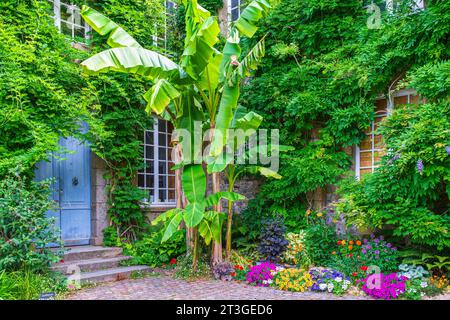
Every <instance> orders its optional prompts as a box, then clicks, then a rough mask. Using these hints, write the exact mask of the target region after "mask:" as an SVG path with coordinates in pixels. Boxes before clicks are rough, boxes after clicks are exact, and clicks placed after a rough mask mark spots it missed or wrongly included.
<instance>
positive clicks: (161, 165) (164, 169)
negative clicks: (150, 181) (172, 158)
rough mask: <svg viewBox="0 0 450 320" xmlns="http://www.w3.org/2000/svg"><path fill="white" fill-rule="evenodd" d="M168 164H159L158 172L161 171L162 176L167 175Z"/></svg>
mask: <svg viewBox="0 0 450 320" xmlns="http://www.w3.org/2000/svg"><path fill="white" fill-rule="evenodd" d="M166 166H167V163H166V162H159V163H158V170H159V174H160V175H165V174H167V168H166Z"/></svg>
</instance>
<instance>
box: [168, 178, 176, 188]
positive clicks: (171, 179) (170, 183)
mask: <svg viewBox="0 0 450 320" xmlns="http://www.w3.org/2000/svg"><path fill="white" fill-rule="evenodd" d="M169 188H172V189H175V177H174V176H169Z"/></svg>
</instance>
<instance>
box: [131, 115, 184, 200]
mask: <svg viewBox="0 0 450 320" xmlns="http://www.w3.org/2000/svg"><path fill="white" fill-rule="evenodd" d="M159 121H165V122H166V129H165V131H161V130H160V126H159ZM168 126H169V122H168V121H166V120H164V119H160V118H158V117H156V116H153V128H152V129H151V130H144V139H143V142H142V146H143V149H144V154H143V158H142V159H143V161H144V164H147V162H148V161H152V162H153V173H151V172H147V171H146V170H147V169H146V168H145V169H144V171H143V172H142V171H139V172H138V187H139V188H140V189H141V190H145V191H147V192H150V191H151V190H152V189H153V199H151V198H146V199H143V205H144V206H145V207H149V208H171V207H175V206H176V199H177V190H176V183H175V182H176V181H175V179H176V178H175V172H173V173H170V163H171V162H172V161H171V160H170V159H171V157H170V152H171V151H172V149H173V148H172V146H171V145H170V140H169V138H170V137H171V135H172V132H170V130H169V127H168ZM147 133H151V134H152V135H153V145H152V144H150V143H147ZM160 133H163V134H165V135H166V144H165V145H161V144H160V143H159V134H160ZM147 147H153V159H151V158H150V157H149V156H148V155H147ZM161 147H162V148H164V149H165V150H166V160H160V159H159V149H160V148H161ZM161 161H162V162H164V164H165V166H166V173H160V172H159V164H160V162H161ZM172 163H173V162H172ZM139 175H141V176H143V178H144V186H141V185H140V183H139ZM147 176H152V179H153V188H152V187H147V186H146V184H147ZM160 177H164V179H165V181H166V187H160V186H159V179H160ZM170 177H173V179H174V185H173V188H170V187H169V179H170ZM160 191H166V200H167V201H165V202H161V201H159V200H160ZM170 191H173V194H174V197H173V199H169V193H170ZM170 200H171V201H170Z"/></svg>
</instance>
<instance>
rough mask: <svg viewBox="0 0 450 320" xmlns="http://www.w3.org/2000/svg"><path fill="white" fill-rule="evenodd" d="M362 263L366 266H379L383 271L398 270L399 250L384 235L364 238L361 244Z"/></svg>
mask: <svg viewBox="0 0 450 320" xmlns="http://www.w3.org/2000/svg"><path fill="white" fill-rule="evenodd" d="M361 263H362V264H363V265H365V266H377V267H378V268H380V270H381V271H382V272H389V271H396V270H397V265H398V251H397V248H396V247H394V246H393V245H392V244H391V243H389V242H386V241H385V240H384V238H383V237H382V236H380V237H379V238H376V237H375V236H373V237H372V238H371V239H370V240H367V239H364V244H363V245H362V246H361Z"/></svg>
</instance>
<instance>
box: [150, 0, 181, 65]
mask: <svg viewBox="0 0 450 320" xmlns="http://www.w3.org/2000/svg"><path fill="white" fill-rule="evenodd" d="M164 4H165V14H164V22H163V23H162V24H161V25H158V24H156V25H155V29H156V34H155V35H152V40H153V45H154V46H155V47H157V48H159V49H164V52H165V53H166V54H167V55H168V56H171V57H174V56H175V54H174V53H173V52H172V51H171V48H169V44H168V42H170V41H169V38H170V37H171V34H170V30H169V27H168V26H169V24H170V22H172V23H173V21H174V20H176V19H177V17H176V10H177V8H178V6H177V4H176V3H175V2H173V1H170V0H165V1H164Z"/></svg>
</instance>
